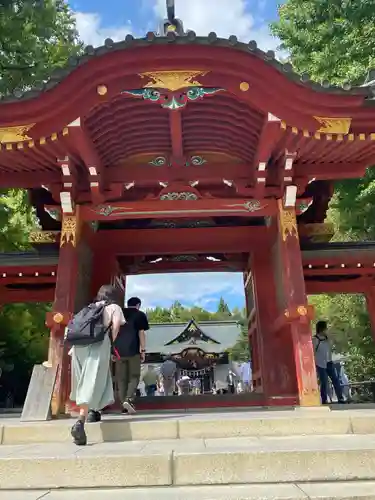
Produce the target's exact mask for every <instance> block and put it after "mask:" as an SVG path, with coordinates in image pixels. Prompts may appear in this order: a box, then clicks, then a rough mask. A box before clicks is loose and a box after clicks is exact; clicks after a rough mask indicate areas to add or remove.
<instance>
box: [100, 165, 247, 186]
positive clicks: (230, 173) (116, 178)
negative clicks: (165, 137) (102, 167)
mask: <svg viewBox="0 0 375 500" xmlns="http://www.w3.org/2000/svg"><path fill="white" fill-rule="evenodd" d="M251 169H252V167H251V165H250V164H246V163H245V164H243V163H216V164H215V163H212V164H205V165H204V166H202V165H201V166H194V165H190V166H189V167H185V166H175V167H173V168H170V167H164V166H163V167H155V166H152V165H126V164H119V165H116V166H114V167H109V168H107V169H106V181H107V182H108V183H110V182H119V183H131V182H135V183H137V184H139V183H142V182H145V181H146V182H155V183H157V182H159V181H164V182H178V181H180V182H182V181H185V182H189V181H195V180H199V181H209V180H210V179H212V180H213V182H217V180H218V179H220V180H221V181H222V179H228V178H230V179H233V180H235V179H243V180H246V181H249V179H250V172H251Z"/></svg>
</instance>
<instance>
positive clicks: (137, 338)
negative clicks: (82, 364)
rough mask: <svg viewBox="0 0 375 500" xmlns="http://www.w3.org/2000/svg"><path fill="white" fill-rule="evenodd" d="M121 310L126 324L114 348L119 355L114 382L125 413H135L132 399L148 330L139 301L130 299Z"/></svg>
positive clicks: (143, 358)
mask: <svg viewBox="0 0 375 500" xmlns="http://www.w3.org/2000/svg"><path fill="white" fill-rule="evenodd" d="M127 305H128V307H126V308H124V309H123V312H124V316H125V319H126V324H125V325H123V326H122V327H121V328H120V331H119V333H118V336H117V339H116V342H115V347H116V349H117V351H118V353H119V355H120V359H118V360H117V361H116V382H117V388H118V393H119V398H120V401H121V403H122V406H123V408H124V412H125V413H135V408H134V403H133V398H134V396H135V393H136V390H137V387H138V384H139V379H140V375H141V363H143V362H144V361H145V356H146V339H145V331H147V330H149V329H150V327H149V324H148V320H147V316H146V314H145V313H144V312H142V311H140V310H139V309H140V307H141V300H140V299H139V298H138V297H132V298H131V299H129V300H128V303H127Z"/></svg>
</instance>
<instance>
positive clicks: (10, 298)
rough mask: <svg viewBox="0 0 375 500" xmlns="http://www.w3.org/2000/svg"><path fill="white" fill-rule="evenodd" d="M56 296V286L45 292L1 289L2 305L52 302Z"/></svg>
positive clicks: (0, 300)
mask: <svg viewBox="0 0 375 500" xmlns="http://www.w3.org/2000/svg"><path fill="white" fill-rule="evenodd" d="M54 295H55V287H54V286H52V287H51V288H47V289H44V290H9V289H6V288H0V304H21V303H22V304H23V303H25V304H27V303H31V302H52V301H53V298H54Z"/></svg>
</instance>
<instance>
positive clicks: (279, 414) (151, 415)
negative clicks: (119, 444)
mask: <svg viewBox="0 0 375 500" xmlns="http://www.w3.org/2000/svg"><path fill="white" fill-rule="evenodd" d="M321 412H322V413H324V415H326V416H327V415H330V416H332V417H335V416H337V417H339V416H342V415H343V413H344V414H345V415H348V416H374V417H375V404H369V405H333V407H332V411H331V412H329V409H328V407H318V408H297V409H290V408H285V409H284V408H274V409H263V408H255V409H254V408H233V409H231V408H228V409H223V408H217V409H207V410H205V409H202V410H199V411H153V412H138V413H137V414H136V415H131V416H124V415H121V414H118V413H108V414H104V415H103V420H104V421H111V420H116V421H118V420H126V421H129V420H131V421H134V422H136V421H151V420H153V421H165V420H166V419H174V420H176V419H178V420H182V419H183V420H198V419H206V420H207V419H210V420H215V419H217V420H223V419H230V418H231V419H238V418H244V417H246V418H249V419H252V418H253V419H259V418H262V419H267V418H270V419H272V418H291V417H293V418H296V417H299V416H301V417H306V416H309V417H312V416H314V415H315V414H316V415H318V414H320V413H321ZM65 420H66V419H59V420H54V421H52V422H49V423H48V425H52V424H58V423H61V422H64V421H65ZM30 423H32V422H30ZM30 423H28V425H29V424H30ZM9 424H11V425H16V424H20V425H21V424H22V422H20V413H0V425H9ZM38 424H40V422H38Z"/></svg>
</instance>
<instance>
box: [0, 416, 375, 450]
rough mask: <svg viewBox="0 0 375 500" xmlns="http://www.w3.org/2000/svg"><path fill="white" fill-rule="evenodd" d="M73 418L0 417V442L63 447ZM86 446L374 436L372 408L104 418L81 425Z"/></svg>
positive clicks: (68, 436) (374, 418)
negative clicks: (28, 420)
mask: <svg viewBox="0 0 375 500" xmlns="http://www.w3.org/2000/svg"><path fill="white" fill-rule="evenodd" d="M324 410H325V409H324ZM73 421H74V420H70V419H66V420H58V421H52V422H39V423H20V422H19V420H18V419H16V418H13V419H12V418H9V419H6V418H3V419H0V444H3V445H10V444H32V443H69V442H70V441H71V437H70V428H71V426H72V422H73ZM87 433H88V436H89V440H90V441H91V442H95V443H100V442H114V441H142V440H144V441H148V440H160V439H191V438H197V439H198V438H200V439H214V438H221V437H223V438H224V437H252V436H292V435H294V436H296V435H316V434H319V435H343V434H375V410H362V411H361V410H357V411H349V410H346V411H332V412H329V411H323V410H310V411H309V410H299V411H292V410H290V411H262V412H254V411H248V412H227V413H225V412H221V413H201V414H197V413H191V414H188V413H186V414H159V415H155V414H149V415H147V414H146V415H135V416H132V417H130V416H125V417H120V416H117V417H116V416H106V417H104V419H103V421H102V422H101V423H100V424H89V425H87Z"/></svg>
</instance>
